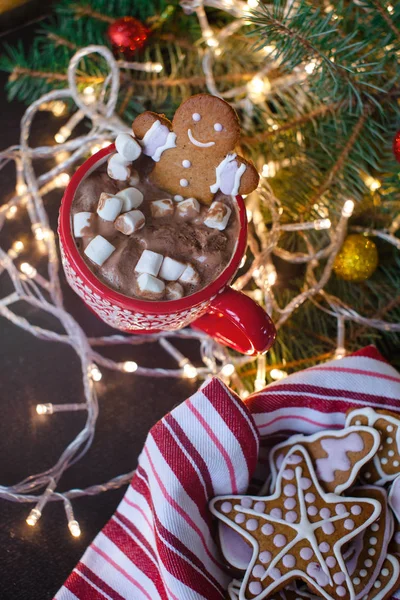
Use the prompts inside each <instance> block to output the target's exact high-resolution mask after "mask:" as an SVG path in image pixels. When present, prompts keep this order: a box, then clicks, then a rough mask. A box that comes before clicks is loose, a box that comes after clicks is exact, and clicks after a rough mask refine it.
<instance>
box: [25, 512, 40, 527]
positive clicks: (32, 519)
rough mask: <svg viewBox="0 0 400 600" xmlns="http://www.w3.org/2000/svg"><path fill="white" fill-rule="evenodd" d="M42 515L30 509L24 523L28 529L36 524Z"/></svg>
mask: <svg viewBox="0 0 400 600" xmlns="http://www.w3.org/2000/svg"><path fill="white" fill-rule="evenodd" d="M41 516H42V513H41V512H40V510H38V509H37V508H32V510H31V512H30V513H29V515H28V516H27V518H26V522H27V524H28V525H29V526H30V527H34V526H35V525H36V523H37V522H38V521H39V519H40V517H41Z"/></svg>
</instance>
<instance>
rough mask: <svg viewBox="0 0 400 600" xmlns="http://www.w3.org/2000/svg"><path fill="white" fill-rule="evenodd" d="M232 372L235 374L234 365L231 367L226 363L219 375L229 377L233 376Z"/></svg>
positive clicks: (230, 364)
mask: <svg viewBox="0 0 400 600" xmlns="http://www.w3.org/2000/svg"><path fill="white" fill-rule="evenodd" d="M234 372H235V365H233V364H232V363H227V364H226V365H224V366H223V367H222V369H221V375H224V376H225V377H231V375H233V374H234Z"/></svg>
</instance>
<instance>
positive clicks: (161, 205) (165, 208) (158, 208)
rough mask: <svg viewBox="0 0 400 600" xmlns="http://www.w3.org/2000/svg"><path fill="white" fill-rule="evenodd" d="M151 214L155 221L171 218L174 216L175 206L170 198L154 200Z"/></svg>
mask: <svg viewBox="0 0 400 600" xmlns="http://www.w3.org/2000/svg"><path fill="white" fill-rule="evenodd" d="M150 209H151V214H152V216H153V217H154V218H155V219H158V218H159V217H169V216H171V215H173V214H174V204H173V202H172V200H170V199H169V198H165V199H164V200H154V202H151V203H150Z"/></svg>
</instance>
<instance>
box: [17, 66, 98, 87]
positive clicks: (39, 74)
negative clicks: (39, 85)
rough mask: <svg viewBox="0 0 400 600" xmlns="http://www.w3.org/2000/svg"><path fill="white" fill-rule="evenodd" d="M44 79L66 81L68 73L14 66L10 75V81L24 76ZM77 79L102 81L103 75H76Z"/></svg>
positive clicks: (81, 81)
mask: <svg viewBox="0 0 400 600" xmlns="http://www.w3.org/2000/svg"><path fill="white" fill-rule="evenodd" d="M26 75H28V76H29V77H36V78H39V79H45V80H46V81H47V82H52V81H68V75H66V74H65V73H51V72H46V71H35V70H33V69H28V68H25V67H15V68H14V69H13V71H12V73H11V75H10V78H9V79H10V81H15V80H16V79H18V77H21V76H26ZM76 79H77V81H79V82H80V83H94V84H96V83H102V82H103V81H104V77H95V76H90V75H77V78H76Z"/></svg>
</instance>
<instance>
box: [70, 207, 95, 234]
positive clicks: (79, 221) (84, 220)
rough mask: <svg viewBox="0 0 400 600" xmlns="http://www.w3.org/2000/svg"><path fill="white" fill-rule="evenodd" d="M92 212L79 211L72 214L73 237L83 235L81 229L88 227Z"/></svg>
mask: <svg viewBox="0 0 400 600" xmlns="http://www.w3.org/2000/svg"><path fill="white" fill-rule="evenodd" d="M92 214H93V213H91V212H79V213H76V214H75V215H74V217H73V223H74V236H75V237H77V238H79V237H83V236H84V233H83V230H84V229H86V227H90V221H91V219H92Z"/></svg>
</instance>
